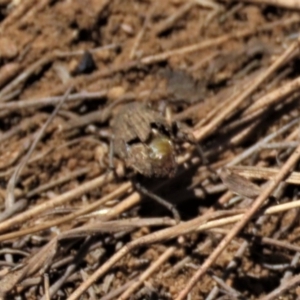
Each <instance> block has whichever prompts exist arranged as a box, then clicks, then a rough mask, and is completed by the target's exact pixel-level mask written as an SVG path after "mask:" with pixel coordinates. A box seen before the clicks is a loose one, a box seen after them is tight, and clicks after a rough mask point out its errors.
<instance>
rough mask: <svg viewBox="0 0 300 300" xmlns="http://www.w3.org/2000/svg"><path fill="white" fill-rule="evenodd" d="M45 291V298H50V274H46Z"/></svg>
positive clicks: (47, 299) (46, 299)
mask: <svg viewBox="0 0 300 300" xmlns="http://www.w3.org/2000/svg"><path fill="white" fill-rule="evenodd" d="M44 292H45V300H50V299H51V298H50V292H49V276H48V274H44Z"/></svg>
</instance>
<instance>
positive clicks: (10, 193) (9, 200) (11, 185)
mask: <svg viewBox="0 0 300 300" xmlns="http://www.w3.org/2000/svg"><path fill="white" fill-rule="evenodd" d="M71 90H72V87H70V88H69V89H68V90H67V92H66V93H65V95H64V97H63V98H61V100H60V102H59V103H58V105H57V106H56V108H55V109H54V111H53V112H52V114H51V115H50V117H49V118H48V120H47V121H46V122H45V124H44V125H43V126H42V128H41V129H40V131H39V132H38V133H37V135H36V137H35V139H34V141H33V143H32V145H31V147H30V149H29V150H28V152H27V154H26V155H25V157H24V158H23V159H22V161H21V163H20V164H19V165H18V166H17V168H16V169H15V171H14V173H13V175H12V176H11V178H10V179H9V181H8V184H7V189H6V190H7V192H6V193H7V194H6V197H5V206H6V208H8V207H11V206H12V205H13V203H14V202H15V195H14V189H15V185H16V183H17V181H18V179H19V176H20V173H21V172H22V170H23V169H24V167H25V165H26V164H27V162H28V160H29V158H30V156H31V154H32V152H33V151H34V149H35V148H36V146H37V144H38V143H39V141H40V140H41V138H42V136H43V135H44V133H45V131H46V129H47V127H48V126H49V125H50V123H51V122H52V120H53V119H54V117H55V116H56V115H57V113H58V111H59V110H60V108H61V106H62V105H63V103H64V101H65V100H66V99H67V98H68V96H69V94H70V92H71Z"/></svg>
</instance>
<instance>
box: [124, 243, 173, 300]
mask: <svg viewBox="0 0 300 300" xmlns="http://www.w3.org/2000/svg"><path fill="white" fill-rule="evenodd" d="M175 250H176V248H175V247H170V248H168V249H167V250H166V251H165V252H164V253H163V254H162V255H161V256H160V257H159V258H158V259H157V260H156V261H154V262H153V264H152V265H151V266H150V267H149V268H148V269H147V270H145V271H144V272H143V274H142V275H141V276H140V277H139V278H138V280H137V281H135V282H134V283H133V284H132V285H131V286H130V287H129V288H128V289H127V290H126V291H125V292H124V293H123V294H122V295H121V296H120V297H119V298H118V300H126V299H128V298H129V297H130V296H131V295H132V293H133V292H134V291H136V290H137V289H138V288H139V287H140V286H141V285H142V284H143V282H144V281H145V280H147V278H149V277H150V276H151V275H152V274H153V273H154V272H155V271H156V269H157V268H159V267H160V266H161V265H162V264H163V263H164V262H165V261H166V260H167V259H169V257H170V256H172V255H173V253H174V252H175Z"/></svg>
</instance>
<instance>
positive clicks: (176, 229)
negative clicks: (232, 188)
mask: <svg viewBox="0 0 300 300" xmlns="http://www.w3.org/2000/svg"><path fill="white" fill-rule="evenodd" d="M227 213H228V212H227ZM224 214H226V212H214V213H212V214H206V215H203V216H200V217H198V218H195V219H193V220H191V221H188V222H182V223H180V224H178V225H175V226H173V227H171V228H167V229H163V230H160V231H158V232H154V233H151V234H148V235H146V236H143V237H140V238H138V239H136V240H134V241H132V242H130V243H128V244H127V245H125V246H124V247H123V248H122V249H121V250H119V251H118V252H117V253H116V254H114V255H113V256H112V257H111V258H110V259H109V260H107V261H106V262H105V263H104V264H103V265H102V266H101V267H99V268H98V269H97V270H96V271H95V272H94V273H93V274H92V275H91V276H90V277H89V278H88V279H87V280H86V281H85V282H83V283H82V284H81V285H80V286H79V287H78V288H77V289H76V290H75V291H73V293H72V294H71V295H70V296H69V298H68V300H76V299H78V298H79V297H80V296H81V295H82V294H83V293H84V292H85V291H86V290H87V289H88V288H89V287H90V286H91V285H92V284H93V283H94V282H95V281H96V280H98V279H99V277H101V276H102V275H103V274H104V273H105V272H107V271H108V270H109V269H110V268H111V267H112V266H113V265H115V264H116V263H117V262H118V261H119V260H120V259H121V258H122V257H124V255H126V254H127V253H129V252H130V251H131V250H132V249H135V248H137V247H141V246H145V245H147V244H149V243H155V242H158V241H162V240H169V239H172V238H174V237H177V236H179V235H183V234H186V233H188V232H192V231H194V230H195V229H196V228H198V227H199V225H200V224H203V223H204V222H206V221H207V220H209V219H210V218H212V217H213V216H214V217H217V216H218V215H219V216H220V215H224Z"/></svg>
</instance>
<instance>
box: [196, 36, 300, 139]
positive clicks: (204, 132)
mask: <svg viewBox="0 0 300 300" xmlns="http://www.w3.org/2000/svg"><path fill="white" fill-rule="evenodd" d="M298 46H299V43H298V41H296V42H294V43H292V44H291V45H290V47H289V48H288V49H287V50H286V51H285V52H284V53H283V54H282V55H281V56H280V57H278V59H277V60H276V61H275V62H274V63H273V64H272V65H271V66H270V67H269V68H268V69H267V70H266V71H265V72H263V73H262V74H260V75H258V78H257V79H256V80H255V81H254V83H253V84H251V85H250V86H249V87H248V88H246V89H245V90H244V91H242V92H241V94H240V96H238V97H237V98H236V99H235V100H234V101H232V102H231V103H230V104H229V105H228V106H227V107H225V108H224V110H222V111H221V112H220V114H219V115H217V116H216V117H215V118H214V119H213V120H212V121H211V122H210V123H209V124H208V125H206V126H205V127H203V128H201V129H199V130H197V131H196V132H195V133H194V135H195V138H196V139H197V140H198V141H200V140H202V139H204V138H206V137H207V136H208V135H209V134H210V133H211V132H212V131H213V130H215V129H216V128H217V127H218V126H220V124H221V123H222V122H223V121H224V120H225V119H226V118H228V116H229V115H230V114H231V113H232V112H233V111H235V110H236V109H237V108H238V107H239V106H240V105H241V104H242V102H243V101H245V99H246V98H247V97H249V96H250V95H251V94H252V93H253V92H254V91H255V90H256V89H257V88H258V87H259V86H260V85H261V84H262V83H263V82H264V81H265V80H266V79H267V78H269V77H270V76H271V75H272V74H273V73H274V72H275V71H276V70H277V69H278V68H279V67H280V66H282V64H283V63H286V61H287V60H288V59H289V58H290V57H291V56H292V54H293V53H294V51H296V50H297V47H298Z"/></svg>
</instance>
